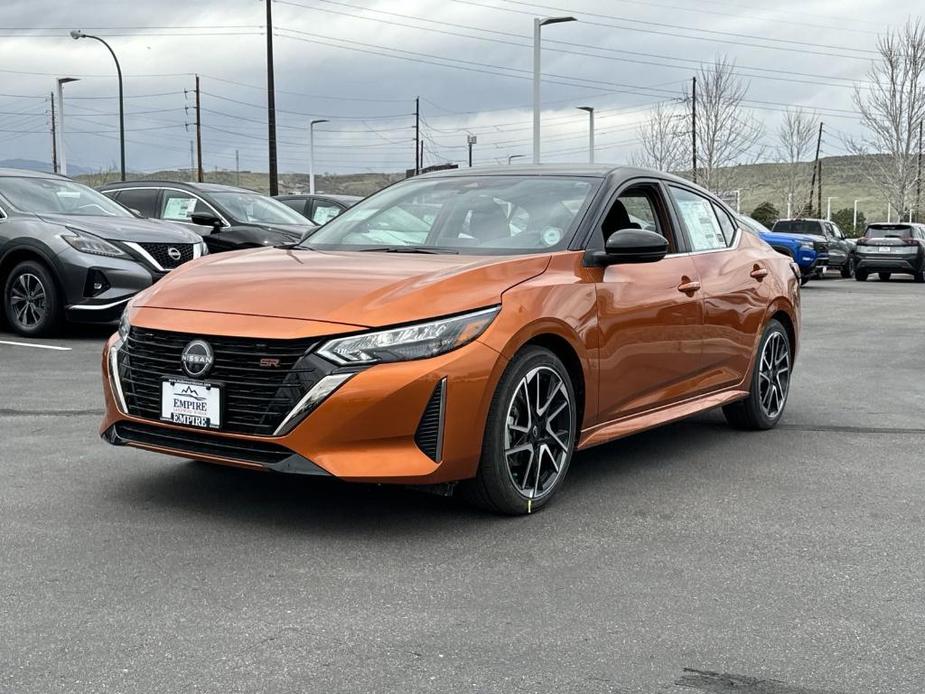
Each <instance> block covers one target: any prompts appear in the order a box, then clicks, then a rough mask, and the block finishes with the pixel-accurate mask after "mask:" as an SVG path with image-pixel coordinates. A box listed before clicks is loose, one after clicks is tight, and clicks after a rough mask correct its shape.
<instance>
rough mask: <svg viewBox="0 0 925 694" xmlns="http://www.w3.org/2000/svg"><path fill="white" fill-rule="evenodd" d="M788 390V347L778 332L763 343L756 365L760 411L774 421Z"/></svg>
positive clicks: (783, 337)
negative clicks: (759, 358) (759, 359)
mask: <svg viewBox="0 0 925 694" xmlns="http://www.w3.org/2000/svg"><path fill="white" fill-rule="evenodd" d="M789 389H790V345H789V344H788V342H787V338H786V336H785V335H783V334H782V333H780V332H773V333H771V336H770V337H769V338H768V340H767V342H765V343H764V349H762V351H761V361H760V362H759V365H758V396H759V401H760V402H761V409H762V410H764V413H765V415H767V416H768V417H769V418H770V419H776V418H777V417H779V416H780V413H781V412H782V411H783V409H784V404H785V403H786V402H787V392H788V391H789Z"/></svg>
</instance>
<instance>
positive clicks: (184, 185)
mask: <svg viewBox="0 0 925 694" xmlns="http://www.w3.org/2000/svg"><path fill="white" fill-rule="evenodd" d="M136 186H164V187H168V186H169V187H171V188H180V189H181V190H189V191H193V192H201V193H209V192H214V193H217V192H221V191H228V192H239V193H255V192H256V191H253V190H249V189H247V188H238V187H237V186H226V185H223V184H221V183H199V182H194V181H165V180H162V179H156V178H139V179H135V180H131V181H117V182H116V183H106V184H105V185H102V186H100V188H99V189H100V190H115V189H117V188H134V187H136Z"/></svg>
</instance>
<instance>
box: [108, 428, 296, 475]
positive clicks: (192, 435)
mask: <svg viewBox="0 0 925 694" xmlns="http://www.w3.org/2000/svg"><path fill="white" fill-rule="evenodd" d="M113 433H114V435H115V436H114V438H115V439H117V440H121V441H123V442H125V443H137V444H142V445H147V446H158V447H160V448H169V449H171V450H174V451H180V452H183V453H188V454H190V455H196V454H199V455H208V456H214V457H216V458H224V459H230V460H239V461H242V462H246V463H258V464H260V465H276V464H278V463H281V462H282V461H284V460H285V459H286V458H289V457H290V456H291V455H292V451H290V450H289V449H287V448H283V447H282V446H278V445H276V444H275V443H264V442H263V441H245V440H241V439H230V438H225V437H220V436H212V435H208V434H201V433H199V432H198V431H197V432H189V431H181V430H178V429H168V428H167V427H156V426H151V425H150V424H138V423H135V422H118V423H117V424H116V425H115V427H114V428H113Z"/></svg>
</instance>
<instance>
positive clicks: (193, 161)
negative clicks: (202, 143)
mask: <svg viewBox="0 0 925 694" xmlns="http://www.w3.org/2000/svg"><path fill="white" fill-rule="evenodd" d="M193 146H194V145H193V141H192V140H190V141H189V177H190V178H192V177H193V172H194V171H195V170H196V155H195V153H194V151H193Z"/></svg>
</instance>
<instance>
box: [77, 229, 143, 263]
mask: <svg viewBox="0 0 925 694" xmlns="http://www.w3.org/2000/svg"><path fill="white" fill-rule="evenodd" d="M67 230H68V231H69V232H71V233H70V234H62V235H61V238H62V239H64V240H65V241H67V243H68V244H69V245H70V246H71V247H73V248H74V249H76V250H78V251H80V252H81V253H91V254H93V255H105V256H108V257H110V258H126V257H128V253H126V252H125V251H123V250H122V249H121V248H119V247H118V246H114V245H113V244H111V243H109V241H104V240H103V239H101V238H99V237H97V236H93V235H92V234H88V233H87V232H85V231H82V230H80V229H74V228H72V227H67Z"/></svg>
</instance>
